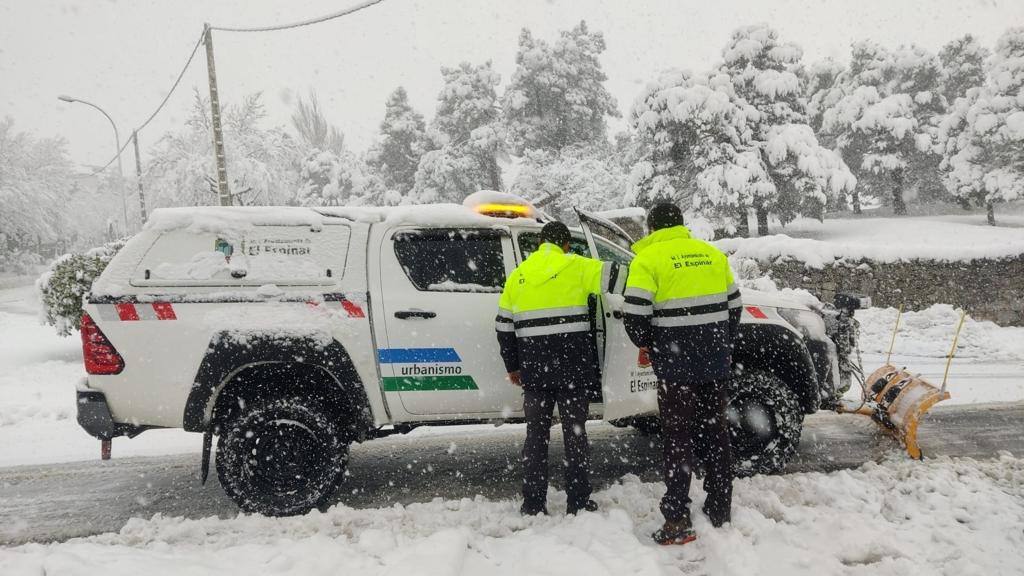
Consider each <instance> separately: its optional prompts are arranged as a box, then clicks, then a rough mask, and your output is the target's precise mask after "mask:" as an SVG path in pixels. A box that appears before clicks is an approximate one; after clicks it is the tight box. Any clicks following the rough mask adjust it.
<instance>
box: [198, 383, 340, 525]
mask: <svg viewBox="0 0 1024 576" xmlns="http://www.w3.org/2000/svg"><path fill="white" fill-rule="evenodd" d="M335 420H336V419H335V418H334V417H333V416H332V415H331V413H330V412H329V411H327V410H325V409H324V408H323V407H321V406H320V405H319V404H317V403H315V402H312V401H310V400H308V399H301V398H276V399H270V400H266V401H263V402H260V403H256V404H253V405H252V406H251V407H246V409H245V410H243V411H242V412H241V413H239V414H238V415H237V416H236V417H235V418H234V419H233V420H232V421H231V422H229V423H227V424H226V425H225V426H224V427H223V428H222V429H221V433H220V436H219V437H218V439H217V475H218V477H219V478H220V484H221V486H223V487H224V491H225V492H227V495H228V496H229V497H231V499H232V500H234V501H235V503H236V504H238V506H239V507H240V508H241V509H242V510H244V511H246V512H257V513H260V514H264V515H267V516H292V515H296V514H304V513H306V512H308V511H310V510H312V509H313V508H316V507H319V506H320V505H322V504H323V503H325V502H326V501H327V500H328V499H329V498H330V497H331V495H332V494H333V493H334V491H335V490H336V489H337V487H338V484H340V482H341V480H342V478H343V475H344V472H345V467H346V465H347V464H348V444H347V443H346V442H345V441H344V440H342V439H341V436H340V435H339V430H338V426H337V424H336V423H335Z"/></svg>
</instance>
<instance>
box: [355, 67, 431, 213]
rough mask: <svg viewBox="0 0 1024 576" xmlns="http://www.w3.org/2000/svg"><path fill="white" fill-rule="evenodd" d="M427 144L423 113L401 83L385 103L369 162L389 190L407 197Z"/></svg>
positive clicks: (368, 158) (414, 181)
mask: <svg viewBox="0 0 1024 576" xmlns="http://www.w3.org/2000/svg"><path fill="white" fill-rule="evenodd" d="M428 147H429V142H428V140H427V131H426V124H425V123H424V121H423V115H421V114H420V113H419V112H417V111H416V110H414V109H413V107H412V105H411V104H409V96H408V95H407V94H406V92H405V88H403V87H401V86H399V87H398V88H396V89H395V91H394V92H392V93H391V95H390V96H388V100H387V103H385V108H384V121H383V122H381V125H380V138H379V140H378V141H377V142H376V143H374V145H373V147H372V148H371V149H370V152H369V154H368V157H367V162H369V164H370V165H371V166H372V167H373V168H374V169H375V170H376V171H377V173H378V174H379V175H380V178H381V180H382V181H383V183H384V185H385V186H387V188H388V189H390V190H394V191H395V192H397V193H398V194H400V195H403V196H404V195H406V194H408V193H409V191H410V190H412V187H413V185H414V184H415V183H416V168H417V167H418V166H419V162H420V157H422V156H423V154H424V153H425V152H426V151H427V149H428Z"/></svg>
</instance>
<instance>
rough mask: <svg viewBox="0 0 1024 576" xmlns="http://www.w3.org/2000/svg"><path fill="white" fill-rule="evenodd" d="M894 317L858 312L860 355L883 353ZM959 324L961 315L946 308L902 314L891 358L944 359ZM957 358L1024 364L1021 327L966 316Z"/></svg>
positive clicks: (884, 311) (882, 311) (886, 312)
mask: <svg viewBox="0 0 1024 576" xmlns="http://www.w3.org/2000/svg"><path fill="white" fill-rule="evenodd" d="M896 314H897V311H896V309H895V308H869V309H867V310H858V311H857V313H856V317H857V320H859V321H860V326H861V328H860V345H861V351H862V352H864V353H865V354H885V353H886V351H887V350H888V349H889V342H890V341H891V340H892V329H893V326H895V325H896ZM959 322H960V312H959V311H958V310H956V309H954V308H953V307H952V306H950V305H949V304H935V305H934V306H932V307H930V308H928V309H926V310H921V311H919V312H904V313H903V317H902V318H901V319H900V327H899V331H898V332H897V334H896V345H895V346H894V347H893V355H894V356H895V357H900V356H916V357H929V358H945V356H946V355H947V354H949V350H950V347H951V346H952V345H953V333H954V332H955V331H956V326H957V324H958V323H959ZM956 358H959V359H960V360H967V359H974V360H984V361H1012V362H1024V327H1009V326H999V325H997V324H995V323H993V322H989V321H986V320H975V319H974V318H971V317H970V316H968V317H967V319H966V320H965V322H964V327H963V330H962V331H961V332H960V339H959V341H958V342H957V352H956ZM954 362H955V360H954ZM1022 368H1024V366H1022Z"/></svg>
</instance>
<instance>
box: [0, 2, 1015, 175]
mask: <svg viewBox="0 0 1024 576" xmlns="http://www.w3.org/2000/svg"><path fill="white" fill-rule="evenodd" d="M355 2H356V0H344V1H329V0H304V1H303V2H301V3H300V2H286V1H272V0H216V1H213V0H175V1H173V2H171V1H164V2H157V1H152V0H132V1H129V0H120V1H112V0H90V1H85V0H81V1H78V2H74V1H71V0H0V117H2V116H12V117H13V118H14V119H15V123H16V127H17V128H20V129H21V130H31V131H34V132H37V133H39V134H41V135H54V134H60V135H63V136H65V137H66V138H67V139H68V141H69V144H70V149H71V154H72V158H73V159H74V160H75V161H76V162H80V163H85V164H97V163H102V162H104V161H106V160H107V159H108V158H109V157H110V156H111V155H112V153H113V148H114V145H113V142H112V141H111V140H112V136H111V131H110V128H109V126H108V124H107V122H106V120H105V119H104V118H103V117H102V116H101V115H100V114H99V113H97V112H96V111H94V110H91V109H88V108H86V107H84V106H81V105H69V104H64V103H62V102H58V101H57V100H56V96H57V95H58V94H62V93H66V94H69V95H72V96H75V97H79V98H83V99H86V100H92V101H94V102H95V103H97V104H99V105H100V106H103V107H104V108H106V109H107V111H108V112H110V114H111V115H112V116H114V119H115V120H116V121H117V122H118V125H119V128H120V129H121V131H122V135H123V137H127V133H128V132H130V130H131V128H132V127H133V126H135V125H137V124H139V123H140V122H142V121H143V120H144V119H145V118H146V116H148V114H149V113H150V112H151V111H152V110H153V108H154V107H155V106H156V105H157V103H159V101H160V100H161V98H163V95H164V93H165V92H166V90H167V89H168V88H169V86H170V84H171V82H172V81H173V79H174V75H175V74H177V72H178V70H179V69H180V67H181V66H182V65H183V64H184V61H185V58H186V57H187V56H188V52H189V50H190V49H191V48H192V46H193V45H194V43H195V41H196V39H197V38H198V36H199V34H200V32H201V29H202V23H203V22H204V21H209V22H211V23H212V24H214V25H245V26H248V25H251V26H256V25H266V24H273V23H282V22H290V21H294V20H301V19H304V18H308V17H312V16H317V15H320V14H324V13H329V12H333V11H336V10H338V9H340V8H342V7H345V6H349V5H352V4H354V3H355ZM580 19H586V20H587V23H588V25H590V27H591V28H592V29H594V30H600V31H602V32H604V34H605V39H606V41H607V44H608V50H607V52H605V55H604V58H603V62H604V65H605V70H606V72H607V73H608V77H609V83H608V84H609V88H610V90H611V91H612V93H613V94H614V95H615V96H616V98H618V100H619V107H620V109H621V110H622V112H623V114H624V115H626V114H627V113H628V110H629V107H630V105H631V103H632V101H633V99H634V97H635V96H636V94H637V93H638V92H639V90H640V89H641V88H642V86H643V84H644V83H645V82H647V81H648V80H650V79H652V78H654V77H655V75H656V74H657V73H658V71H660V70H663V69H665V68H672V67H678V68H690V69H702V68H707V67H708V66H710V65H711V64H713V63H714V62H715V61H716V60H717V59H718V54H719V51H720V50H721V47H722V46H723V45H724V43H725V42H726V40H727V38H728V36H729V33H730V32H731V30H732V29H733V28H735V27H736V26H739V25H743V24H749V23H755V22H767V23H769V24H771V25H772V26H774V27H776V28H777V29H779V31H780V33H781V34H782V36H783V37H784V39H786V40H791V41H795V42H797V43H799V44H800V45H801V46H803V48H804V53H805V60H815V59H818V58H822V57H825V56H833V57H836V58H840V59H845V58H846V56H847V53H848V48H849V45H850V42H851V41H853V40H855V39H860V38H871V39H875V40H877V41H879V42H882V43H884V44H889V45H898V44H901V43H910V42H914V43H918V44H921V45H923V46H925V47H926V48H929V49H932V50H936V49H938V48H939V47H940V46H941V45H942V44H943V43H944V42H946V41H948V40H949V39H951V38H953V37H955V36H959V35H962V34H964V33H967V32H970V33H973V34H975V35H977V36H979V37H980V38H981V39H982V41H984V42H985V43H986V44H988V45H989V46H991V45H992V44H994V42H995V39H996V38H997V37H998V35H999V34H1000V33H1001V32H1002V31H1003V30H1004V29H1005V28H1006V27H1008V26H1012V25H1024V1H1022V0H944V1H937V0H931V1H928V0H856V1H849V0H802V1H800V0H714V1H710V2H697V1H689V0H688V1H672V0H659V1H654V0H652V1H644V2H624V1H619V2H616V1H612V0H591V1H583V0H579V1H569V0H548V1H545V0H518V1H511V0H506V1H497V0H486V1H485V0H445V1H441V0H432V1H431V0H385V2H384V3H382V4H380V5H377V6H374V7H371V8H368V9H367V10H365V11H363V12H360V13H357V14H355V15H352V16H348V17H346V18H343V19H339V20H333V21H330V22H327V23H324V24H318V25H315V26H311V27H305V28H300V29H297V30H291V31H280V32H269V33H227V32H220V33H216V35H215V38H214V44H215V47H216V52H217V71H218V77H219V80H220V88H221V93H222V98H223V99H225V100H226V101H229V102H230V101H236V100H237V99H238V98H240V97H241V96H242V95H243V94H246V93H249V92H253V91H257V90H260V91H263V92H264V96H265V98H264V101H265V103H266V105H267V110H268V113H269V114H270V118H269V119H268V122H272V123H277V124H284V123H285V122H286V121H287V118H288V114H289V112H290V108H291V105H292V102H293V100H294V97H295V96H296V95H298V94H304V93H305V92H307V91H308V90H310V89H315V90H316V91H317V92H318V94H319V96H320V99H321V103H322V104H323V105H324V108H326V110H327V112H328V115H329V117H330V119H331V120H332V121H333V122H335V123H336V124H338V126H340V127H341V129H342V130H343V131H344V132H345V134H346V137H347V142H348V144H349V146H350V147H351V148H353V149H356V150H362V149H364V148H365V147H366V146H367V145H368V144H369V143H370V142H371V140H372V139H373V137H374V134H375V132H376V129H377V125H378V124H379V123H380V120H381V119H382V117H383V114H384V99H385V98H386V96H387V94H388V93H389V92H390V91H391V90H393V89H394V87H395V86H397V85H400V84H401V85H404V86H405V87H406V88H407V89H408V91H409V95H410V98H411V99H412V102H413V104H414V105H415V106H416V107H417V108H418V109H419V110H420V111H421V112H423V113H424V114H425V115H426V116H427V117H428V118H429V117H430V116H431V115H432V113H433V109H434V99H435V97H436V95H437V91H438V89H439V88H440V85H441V78H440V74H439V71H438V69H439V66H441V65H454V64H457V63H458V62H459V61H462V60H470V61H474V62H478V61H483V60H487V59H490V60H493V62H494V64H495V67H496V69H497V70H498V71H499V72H500V73H501V74H502V78H503V80H505V81H507V79H508V78H509V76H510V75H511V73H512V71H513V69H514V67H515V50H516V39H517V36H518V34H519V30H520V28H522V27H524V26H525V27H528V28H530V29H531V30H532V31H533V32H534V33H535V34H536V35H538V36H541V37H545V38H549V39H550V38H553V37H554V35H555V34H556V32H557V30H560V29H565V28H568V27H571V26H572V25H574V24H575V23H576V22H578V21H579V20H580ZM202 56H203V54H202V52H200V54H199V55H198V57H197V59H196V61H195V62H193V64H192V67H191V69H190V71H189V73H188V74H187V76H186V78H185V80H184V81H183V83H182V87H181V88H179V91H178V92H177V93H176V94H175V96H174V97H172V99H171V101H170V103H169V104H168V107H167V109H165V111H164V112H163V113H162V114H161V116H160V117H158V119H157V120H156V121H154V123H153V124H151V125H150V127H149V128H148V129H147V131H146V132H144V133H142V135H141V136H140V141H141V142H142V145H143V148H144V149H145V147H146V146H147V145H150V144H152V143H153V142H154V141H155V140H156V139H157V138H158V137H159V136H160V135H161V134H162V133H163V132H164V131H166V130H167V129H169V128H171V127H173V126H175V125H177V124H178V123H180V122H181V120H182V116H183V115H184V113H185V112H186V111H187V108H188V105H189V103H190V101H191V98H192V89H193V87H198V88H199V89H200V90H203V91H205V90H206V81H205V74H206V67H205V60H204V59H203V57H202ZM622 125H623V124H622V121H619V122H618V123H617V125H616V126H615V127H616V128H621V127H622ZM144 154H145V152H144Z"/></svg>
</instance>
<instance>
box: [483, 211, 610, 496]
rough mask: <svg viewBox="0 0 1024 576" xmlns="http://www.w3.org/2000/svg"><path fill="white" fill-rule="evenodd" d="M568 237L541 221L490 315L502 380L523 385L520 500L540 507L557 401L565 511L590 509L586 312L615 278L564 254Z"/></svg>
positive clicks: (592, 351)
mask: <svg viewBox="0 0 1024 576" xmlns="http://www.w3.org/2000/svg"><path fill="white" fill-rule="evenodd" d="M571 239H572V237H571V235H570V233H569V229H568V228H567V227H566V226H565V224H562V223H560V222H551V223H548V224H545V225H544V227H543V228H542V229H541V244H540V246H539V247H538V248H537V250H536V252H534V253H532V254H530V256H529V257H528V258H527V259H526V260H525V261H524V262H523V263H522V264H520V265H519V267H517V268H516V269H515V270H514V271H513V272H512V274H511V275H510V276H509V277H508V280H507V281H506V282H505V290H504V291H503V292H502V294H501V300H500V302H499V304H498V307H499V308H498V315H497V318H496V319H495V328H496V329H497V334H498V342H499V344H500V346H501V356H502V360H503V361H504V362H505V369H506V370H507V371H508V377H509V380H510V381H511V382H512V383H513V384H515V385H517V386H522V388H523V412H524V413H525V415H526V443H525V445H524V446H523V453H522V458H523V506H522V509H521V511H522V513H523V514H527V515H535V514H546V513H547V490H548V442H549V440H550V433H551V420H552V413H553V410H554V408H555V406H556V405H557V406H558V414H559V416H560V417H561V419H562V433H563V436H564V441H565V459H566V468H565V491H566V494H567V495H568V503H567V505H566V512H568V513H569V514H575V513H577V512H578V511H580V510H589V511H594V510H597V503H595V502H594V501H593V500H591V499H590V493H591V488H590V478H589V468H590V463H589V453H590V447H589V445H588V444H587V431H586V422H587V412H588V406H589V401H588V399H587V389H588V387H590V386H592V385H596V384H597V382H598V380H599V377H600V372H599V367H598V365H597V348H596V343H595V339H594V334H593V327H592V319H591V316H590V312H589V306H588V304H589V298H590V296H591V295H594V294H600V293H601V292H602V291H608V290H609V289H610V288H612V287H613V286H615V284H616V283H619V282H620V281H621V280H620V279H619V277H618V276H619V275H618V267H617V266H616V265H615V264H614V263H611V262H601V261H599V260H593V259H591V258H586V257H583V256H577V255H575V254H572V253H571V252H569V246H570V241H571Z"/></svg>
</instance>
